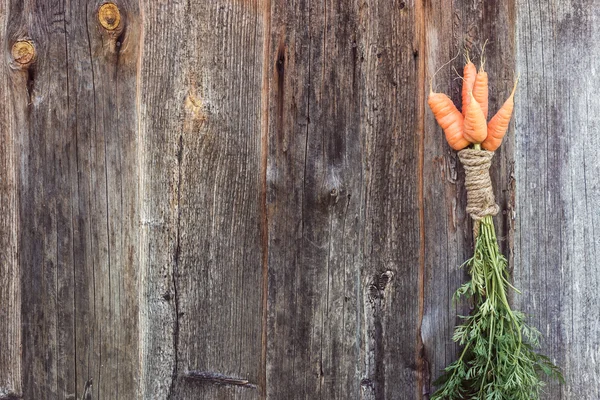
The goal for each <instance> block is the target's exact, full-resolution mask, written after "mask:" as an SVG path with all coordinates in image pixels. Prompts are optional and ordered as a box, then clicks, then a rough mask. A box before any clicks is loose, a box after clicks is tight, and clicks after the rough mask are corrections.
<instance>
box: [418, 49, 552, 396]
mask: <svg viewBox="0 0 600 400" xmlns="http://www.w3.org/2000/svg"><path fill="white" fill-rule="evenodd" d="M482 53H483V51H482ZM482 59H483V57H482ZM483 65H484V61H483V60H482V62H481V66H480V68H479V71H477V70H476V68H475V65H473V63H472V62H471V61H470V60H469V57H468V55H467V63H466V65H465V67H464V77H463V87H462V113H461V112H459V111H458V110H457V108H456V107H455V106H454V103H453V102H452V100H451V99H450V98H449V97H448V96H446V95H445V94H443V93H434V92H433V89H432V88H431V87H430V93H429V100H428V103H429V106H430V107H431V110H432V111H433V114H434V116H435V118H436V120H437V122H438V123H439V124H440V125H441V127H442V128H443V130H444V133H445V135H446V140H447V141H448V144H449V145H450V147H452V148H453V149H455V150H463V149H465V148H466V147H468V146H470V145H471V144H473V148H474V149H475V150H479V151H480V152H481V153H487V152H485V151H484V150H481V148H483V149H485V150H487V151H492V152H493V151H495V150H496V149H497V148H498V147H499V146H500V144H501V143H502V139H503V138H504V135H505V134H506V131H507V130H508V125H509V122H510V118H511V114H512V111H513V105H514V102H513V98H514V94H515V89H516V85H517V83H516V82H515V87H514V88H513V90H512V92H511V94H510V96H509V97H508V99H507V100H506V102H505V103H504V104H503V105H502V107H501V108H500V109H499V110H498V112H497V113H496V115H494V117H493V118H492V119H491V120H490V121H489V122H487V123H486V120H487V116H488V111H489V106H488V76H487V73H486V72H485V71H484V68H483ZM432 80H433V78H432ZM476 153H477V152H476ZM488 156H489V155H488ZM474 223H475V224H476V226H477V229H475V230H474V232H477V233H475V248H474V254H473V257H471V258H470V259H469V260H467V261H466V262H465V263H464V264H463V265H464V266H466V267H468V269H469V275H470V277H471V280H470V281H469V282H467V283H465V284H463V285H462V286H461V287H460V288H459V289H458V290H457V291H456V293H455V300H458V299H459V298H463V297H466V298H468V299H470V301H472V303H473V304H472V306H473V308H472V311H471V313H470V314H469V315H467V316H463V317H461V318H462V321H463V323H462V324H460V325H458V326H457V327H456V329H455V331H454V336H453V340H454V341H455V342H457V343H458V344H459V345H461V346H463V349H462V352H461V354H460V357H459V358H458V360H456V361H454V362H453V363H452V364H450V365H449V366H447V367H446V368H445V369H444V372H443V374H442V376H441V377H440V378H439V379H438V380H437V381H436V382H435V385H436V386H437V387H438V389H437V391H436V392H435V393H434V394H433V395H432V397H431V400H454V399H471V400H537V399H539V396H540V393H541V391H542V388H543V386H544V382H543V377H544V375H545V376H547V377H551V378H556V379H558V380H559V381H563V379H562V375H561V372H560V370H559V368H558V367H556V366H555V365H554V364H553V362H552V361H551V360H549V359H548V358H547V357H545V356H544V355H542V354H540V353H538V352H537V351H536V348H538V347H539V343H540V342H539V341H540V337H541V335H540V333H539V332H538V331H537V330H536V329H535V328H533V327H531V326H529V325H528V324H527V323H526V321H525V315H524V314H523V313H521V312H519V311H515V310H512V309H511V307H510V305H509V303H508V300H507V299H508V296H507V290H508V289H509V288H511V289H513V290H515V291H516V292H519V291H518V290H517V289H516V288H514V286H512V285H511V284H510V276H509V273H508V262H507V260H506V258H505V257H504V256H503V255H502V253H501V252H500V249H499V246H498V240H497V238H496V233H495V229H494V222H493V218H492V215H485V216H483V217H482V219H481V220H479V221H475V222H474Z"/></svg>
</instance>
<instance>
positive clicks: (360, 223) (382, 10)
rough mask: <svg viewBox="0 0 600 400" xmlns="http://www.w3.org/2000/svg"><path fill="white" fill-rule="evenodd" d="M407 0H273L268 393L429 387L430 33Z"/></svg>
mask: <svg viewBox="0 0 600 400" xmlns="http://www.w3.org/2000/svg"><path fill="white" fill-rule="evenodd" d="M402 4H404V3H402ZM402 7H404V5H403V6H402ZM402 7H401V6H400V3H398V2H392V1H376V2H371V3H370V4H366V3H359V2H357V3H350V4H346V5H345V6H341V5H340V4H337V3H335V2H329V1H326V2H313V3H305V2H273V7H272V17H271V18H272V19H271V24H272V26H271V32H272V34H271V46H270V49H271V58H270V60H271V62H270V65H269V67H270V71H269V74H270V76H271V77H272V79H271V81H270V82H271V84H270V87H269V92H270V97H269V136H268V148H269V157H268V166H267V184H268V192H267V207H268V211H269V213H268V217H267V219H268V221H269V265H268V271H269V276H268V277H269V293H268V310H269V311H268V324H267V327H268V328H267V343H268V344H267V397H268V398H273V399H276V398H286V397H289V396H292V397H294V398H307V399H309V398H365V399H383V398H391V397H394V396H398V395H399V393H401V392H404V393H407V394H408V393H413V395H411V396H412V397H414V393H416V387H417V385H418V379H417V374H416V360H415V356H416V346H417V323H418V310H419V309H418V298H419V297H418V294H417V291H418V287H419V286H418V266H419V240H420V236H419V209H418V194H417V179H418V178H417V168H418V158H419V155H418V136H417V131H416V130H417V126H418V122H417V121H418V119H419V116H420V112H419V111H420V110H419V107H420V104H419V99H420V98H419V96H418V90H417V88H416V86H415V85H414V82H415V81H417V80H418V65H419V59H418V57H415V56H414V53H415V51H417V48H416V47H415V46H418V43H419V42H418V40H415V32H416V26H415V20H416V15H417V13H416V11H415V9H414V8H410V9H402ZM400 71H403V73H399V72H400ZM421 100H422V98H421ZM406 290H407V291H408V292H405V291H406ZM407 293H408V296H406V294H407ZM269 382H272V384H269Z"/></svg>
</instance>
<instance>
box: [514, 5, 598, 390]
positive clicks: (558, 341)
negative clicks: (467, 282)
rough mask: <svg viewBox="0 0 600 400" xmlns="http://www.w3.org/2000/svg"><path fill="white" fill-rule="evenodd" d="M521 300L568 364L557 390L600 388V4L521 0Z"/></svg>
mask: <svg viewBox="0 0 600 400" xmlns="http://www.w3.org/2000/svg"><path fill="white" fill-rule="evenodd" d="M517 16H518V19H517V24H516V32H517V38H518V40H517V71H518V72H519V73H520V75H521V81H520V83H519V92H518V98H517V100H516V110H515V131H516V135H515V137H516V140H515V142H516V146H515V160H516V167H515V170H516V171H515V173H516V177H517V203H516V204H517V208H516V235H515V272H514V277H515V284H516V285H517V286H518V287H520V288H522V289H523V290H524V293H523V295H522V296H516V297H515V300H516V301H517V303H518V304H519V305H520V306H521V307H522V308H523V310H524V311H525V312H527V313H528V314H529V315H530V319H531V321H532V322H533V325H535V326H536V327H537V328H538V329H540V331H541V332H542V333H543V334H544V335H545V337H546V339H545V340H544V341H543V350H544V352H545V353H546V354H548V355H549V356H550V357H551V358H552V359H553V360H555V361H556V362H557V363H559V364H560V365H562V366H563V367H564V369H565V379H566V381H567V384H566V385H564V386H560V385H558V384H553V385H551V386H550V387H549V388H548V397H547V398H549V399H550V398H551V399H575V398H577V399H590V400H591V399H598V398H600V363H599V362H598V360H599V359H600V335H599V325H598V321H599V320H600V298H599V296H598V287H599V284H600V271H599V269H598V267H599V265H600V253H599V252H598V251H599V249H600V247H599V246H600V233H599V232H600V229H599V228H598V227H599V226H600V177H599V175H598V172H599V171H600V155H599V153H598V151H597V149H598V146H599V145H600V131H599V128H600V124H599V119H598V116H597V115H598V109H600V101H599V100H598V97H597V93H598V91H599V90H600V84H599V83H598V82H599V81H598V78H597V77H598V74H599V73H600V70H599V67H598V56H599V55H600V44H599V43H600V29H599V28H598V22H599V21H600V9H599V8H598V7H597V4H596V3H595V2H593V1H568V2H562V1H548V2H543V3H538V2H532V1H526V0H519V1H518V9H517Z"/></svg>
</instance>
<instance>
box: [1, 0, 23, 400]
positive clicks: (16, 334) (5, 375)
mask: <svg viewBox="0 0 600 400" xmlns="http://www.w3.org/2000/svg"><path fill="white" fill-rule="evenodd" d="M7 11H8V3H7V2H6V1H2V2H0V32H5V31H6V24H7ZM11 47H12V43H10V42H9V41H8V40H7V36H6V35H0V48H2V49H10V48H11ZM12 72H13V71H11V68H10V66H9V65H7V64H6V63H2V65H1V67H0V215H1V216H2V217H1V218H0V321H2V322H1V324H0V397H2V396H8V395H9V394H10V393H12V394H16V395H19V394H21V286H20V285H21V283H20V282H21V280H20V272H19V271H20V270H19V264H18V228H19V223H18V218H19V212H18V202H17V201H18V183H17V174H18V168H17V166H16V165H17V163H16V153H17V152H16V151H15V150H16V149H15V136H16V132H17V129H15V117H14V116H15V113H14V112H13V107H12V105H13V97H12V96H11V91H10V89H9V84H10V82H11V77H12Z"/></svg>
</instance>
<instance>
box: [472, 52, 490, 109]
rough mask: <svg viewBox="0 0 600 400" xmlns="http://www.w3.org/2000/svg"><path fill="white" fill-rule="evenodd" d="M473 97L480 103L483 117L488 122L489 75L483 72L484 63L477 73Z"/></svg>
mask: <svg viewBox="0 0 600 400" xmlns="http://www.w3.org/2000/svg"><path fill="white" fill-rule="evenodd" d="M473 97H474V98H475V100H477V102H478V103H479V106H480V107H481V111H483V117H484V118H485V119H486V120H487V117H488V74H487V72H485V71H484V70H483V63H482V64H481V67H479V71H477V76H476V77H475V84H474V85H473Z"/></svg>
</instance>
